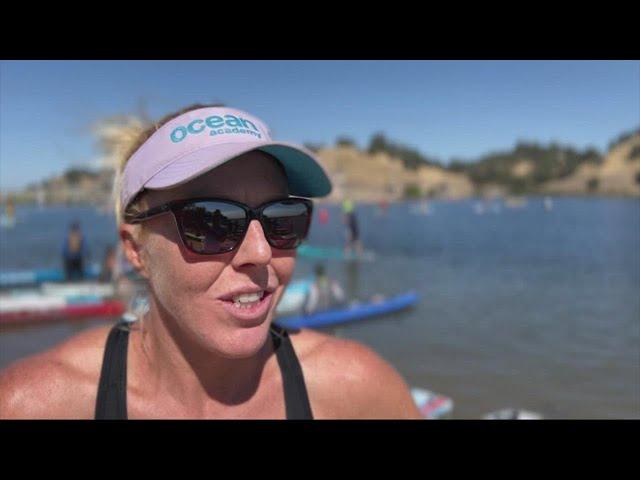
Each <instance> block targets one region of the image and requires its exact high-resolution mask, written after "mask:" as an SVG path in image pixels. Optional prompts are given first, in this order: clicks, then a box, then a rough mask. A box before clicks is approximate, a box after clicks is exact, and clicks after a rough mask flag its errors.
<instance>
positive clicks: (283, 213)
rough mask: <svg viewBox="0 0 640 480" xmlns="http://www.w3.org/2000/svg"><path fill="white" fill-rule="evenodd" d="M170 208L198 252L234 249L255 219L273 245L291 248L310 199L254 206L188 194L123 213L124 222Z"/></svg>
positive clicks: (300, 235)
mask: <svg viewBox="0 0 640 480" xmlns="http://www.w3.org/2000/svg"><path fill="white" fill-rule="evenodd" d="M168 212H171V213H172V214H173V216H174V218H175V220H176V225H177V226H178V232H179V233H180V238H181V239H182V242H183V243H184V245H185V247H186V248H187V249H189V250H190V251H192V252H194V253H197V254H200V255H216V254H219V253H227V252H231V251H232V250H234V249H235V248H236V247H237V246H238V245H240V243H241V242H242V240H243V238H244V236H245V234H246V233H247V228H248V227H249V223H250V222H251V220H254V219H255V220H258V221H259V222H260V224H261V225H262V229H263V230H264V235H265V237H266V239H267V242H269V245H271V246H272V247H274V248H279V249H283V250H291V249H294V248H297V247H298V246H299V245H300V243H302V241H303V240H304V239H305V238H306V236H307V233H308V232H309V225H310V224H311V214H312V212H313V203H312V202H311V200H307V199H305V198H296V197H289V198H284V199H280V200H273V201H271V202H267V203H264V204H262V205H260V206H259V207H257V208H251V207H250V206H248V205H245V204H244V203H240V202H234V201H233V200H226V199H221V198H209V197H206V198H190V199H185V200H175V201H172V202H168V203H165V204H163V205H159V206H157V207H153V208H150V209H149V210H147V211H146V212H142V213H139V214H137V215H136V214H125V221H126V222H127V223H140V222H143V221H145V220H149V219H150V218H153V217H156V216H158V215H162V214H165V213H168Z"/></svg>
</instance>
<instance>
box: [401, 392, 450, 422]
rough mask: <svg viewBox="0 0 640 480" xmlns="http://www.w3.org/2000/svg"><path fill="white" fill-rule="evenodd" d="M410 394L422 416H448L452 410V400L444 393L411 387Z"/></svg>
mask: <svg viewBox="0 0 640 480" xmlns="http://www.w3.org/2000/svg"><path fill="white" fill-rule="evenodd" d="M411 396H412V397H413V402H414V403H415V404H416V407H418V410H419V411H420V414H421V415H422V417H423V418H426V419H429V420H435V419H438V418H443V417H446V416H450V415H451V412H452V411H453V400H451V399H450V398H449V397H445V396H444V395H439V394H437V393H434V392H430V391H429V390H425V389H424V388H417V387H413V388H412V389H411Z"/></svg>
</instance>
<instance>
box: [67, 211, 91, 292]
mask: <svg viewBox="0 0 640 480" xmlns="http://www.w3.org/2000/svg"><path fill="white" fill-rule="evenodd" d="M86 257H87V242H86V240H85V238H84V235H83V234H82V230H80V223H79V222H73V223H72V224H71V226H70V227H69V231H68V233H67V236H66V237H65V240H64V243H63V244H62V263H63V265H64V276H65V280H66V281H68V282H69V281H74V280H75V281H78V280H83V279H84V260H85V258H86Z"/></svg>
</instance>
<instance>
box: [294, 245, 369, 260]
mask: <svg viewBox="0 0 640 480" xmlns="http://www.w3.org/2000/svg"><path fill="white" fill-rule="evenodd" d="M298 256H300V257H302V258H310V259H317V260H361V261H366V262H370V261H373V260H375V258H376V256H375V253H374V252H373V251H371V250H364V251H363V252H362V253H356V252H349V253H346V252H345V251H344V250H343V249H342V248H337V247H318V246H315V245H300V246H299V247H298Z"/></svg>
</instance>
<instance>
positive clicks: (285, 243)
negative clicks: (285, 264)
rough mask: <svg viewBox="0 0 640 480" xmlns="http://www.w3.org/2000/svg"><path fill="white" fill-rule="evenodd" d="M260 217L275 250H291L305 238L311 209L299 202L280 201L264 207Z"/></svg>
mask: <svg viewBox="0 0 640 480" xmlns="http://www.w3.org/2000/svg"><path fill="white" fill-rule="evenodd" d="M262 217H263V221H264V225H263V226H264V229H265V235H266V237H267V239H268V240H269V243H270V244H271V245H272V246H273V247H275V248H281V249H291V248H296V247H297V246H298V245H300V242H302V240H304V239H305V237H306V236H307V232H308V230H309V222H310V218H311V209H310V207H309V205H307V204H306V203H304V202H301V201H299V200H282V201H280V202H277V203H272V204H271V205H268V206H267V207H265V208H264V210H263V211H262Z"/></svg>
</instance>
